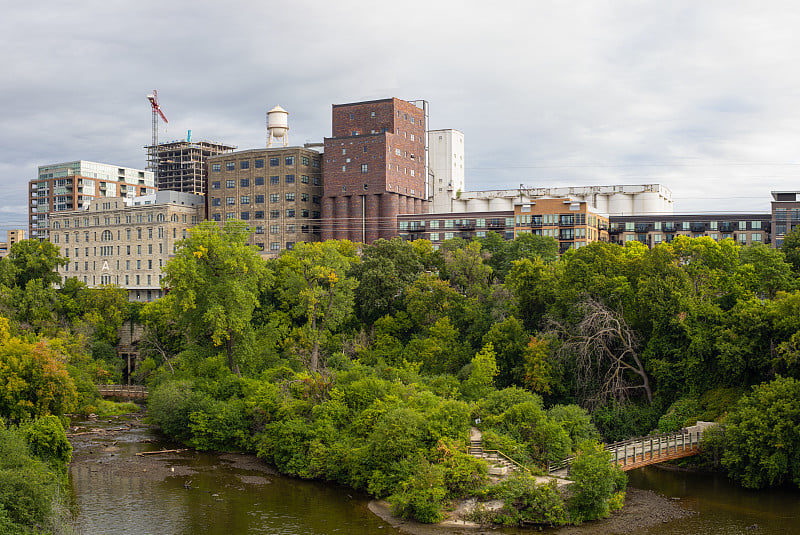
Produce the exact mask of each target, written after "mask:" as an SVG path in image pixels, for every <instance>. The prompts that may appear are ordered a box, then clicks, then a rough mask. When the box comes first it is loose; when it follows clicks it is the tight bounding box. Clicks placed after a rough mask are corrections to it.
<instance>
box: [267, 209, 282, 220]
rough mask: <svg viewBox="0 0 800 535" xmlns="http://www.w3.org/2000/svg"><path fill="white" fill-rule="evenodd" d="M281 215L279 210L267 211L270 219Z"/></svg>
mask: <svg viewBox="0 0 800 535" xmlns="http://www.w3.org/2000/svg"><path fill="white" fill-rule="evenodd" d="M280 216H281V212H280V210H270V211H269V218H270V219H278V218H279V217H280Z"/></svg>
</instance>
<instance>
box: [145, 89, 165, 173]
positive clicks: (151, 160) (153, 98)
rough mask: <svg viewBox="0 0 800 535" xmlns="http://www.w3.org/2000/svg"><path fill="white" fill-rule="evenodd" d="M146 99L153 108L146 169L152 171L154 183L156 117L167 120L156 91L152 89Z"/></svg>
mask: <svg viewBox="0 0 800 535" xmlns="http://www.w3.org/2000/svg"><path fill="white" fill-rule="evenodd" d="M147 100H149V101H150V107H151V108H153V143H152V145H151V146H150V149H149V150H148V151H147V169H148V170H149V171H152V172H153V174H154V175H155V178H156V183H158V118H159V117H161V119H163V121H164V122H165V123H169V121H168V120H167V116H166V115H164V112H163V111H161V105H160V104H159V103H158V91H156V90H155V89H153V94H152V95H147Z"/></svg>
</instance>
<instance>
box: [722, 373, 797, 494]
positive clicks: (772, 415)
mask: <svg viewBox="0 0 800 535" xmlns="http://www.w3.org/2000/svg"><path fill="white" fill-rule="evenodd" d="M798 399H800V381H798V380H796V379H792V378H788V377H779V378H778V379H775V380H774V381H772V382H770V383H764V384H762V385H760V386H757V387H754V388H753V391H752V393H750V394H749V395H747V396H744V397H742V398H741V399H740V400H739V403H738V404H737V405H736V408H735V409H734V410H733V412H731V414H730V415H729V416H728V419H727V420H726V422H725V424H726V425H725V435H724V453H723V455H722V465H723V466H724V467H725V468H726V469H727V471H728V475H729V476H730V477H732V478H733V479H735V480H736V481H739V482H740V483H741V484H742V486H744V487H747V488H754V489H757V488H762V487H766V486H777V485H781V484H783V483H786V482H792V483H794V484H795V485H797V486H798V487H800V462H798V459H800V404H799V403H798V402H797V400H798Z"/></svg>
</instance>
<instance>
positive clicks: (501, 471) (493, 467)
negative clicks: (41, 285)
mask: <svg viewBox="0 0 800 535" xmlns="http://www.w3.org/2000/svg"><path fill="white" fill-rule="evenodd" d="M469 453H470V455H472V456H473V457H477V458H478V459H485V460H486V462H487V463H488V464H489V475H490V476H495V477H505V476H507V475H509V474H512V473H514V472H517V471H519V470H520V469H524V467H522V466H520V465H519V464H517V463H515V462H514V461H513V460H511V459H509V458H508V457H506V456H505V455H503V454H502V453H501V452H499V451H497V450H484V449H483V437H482V435H481V432H480V430H479V429H478V428H476V427H473V428H471V429H470V430H469Z"/></svg>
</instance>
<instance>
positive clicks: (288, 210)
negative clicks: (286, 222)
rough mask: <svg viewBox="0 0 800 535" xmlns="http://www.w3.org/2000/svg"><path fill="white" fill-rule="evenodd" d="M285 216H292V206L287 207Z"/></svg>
mask: <svg viewBox="0 0 800 535" xmlns="http://www.w3.org/2000/svg"><path fill="white" fill-rule="evenodd" d="M286 217H294V208H289V209H287V210H286Z"/></svg>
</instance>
